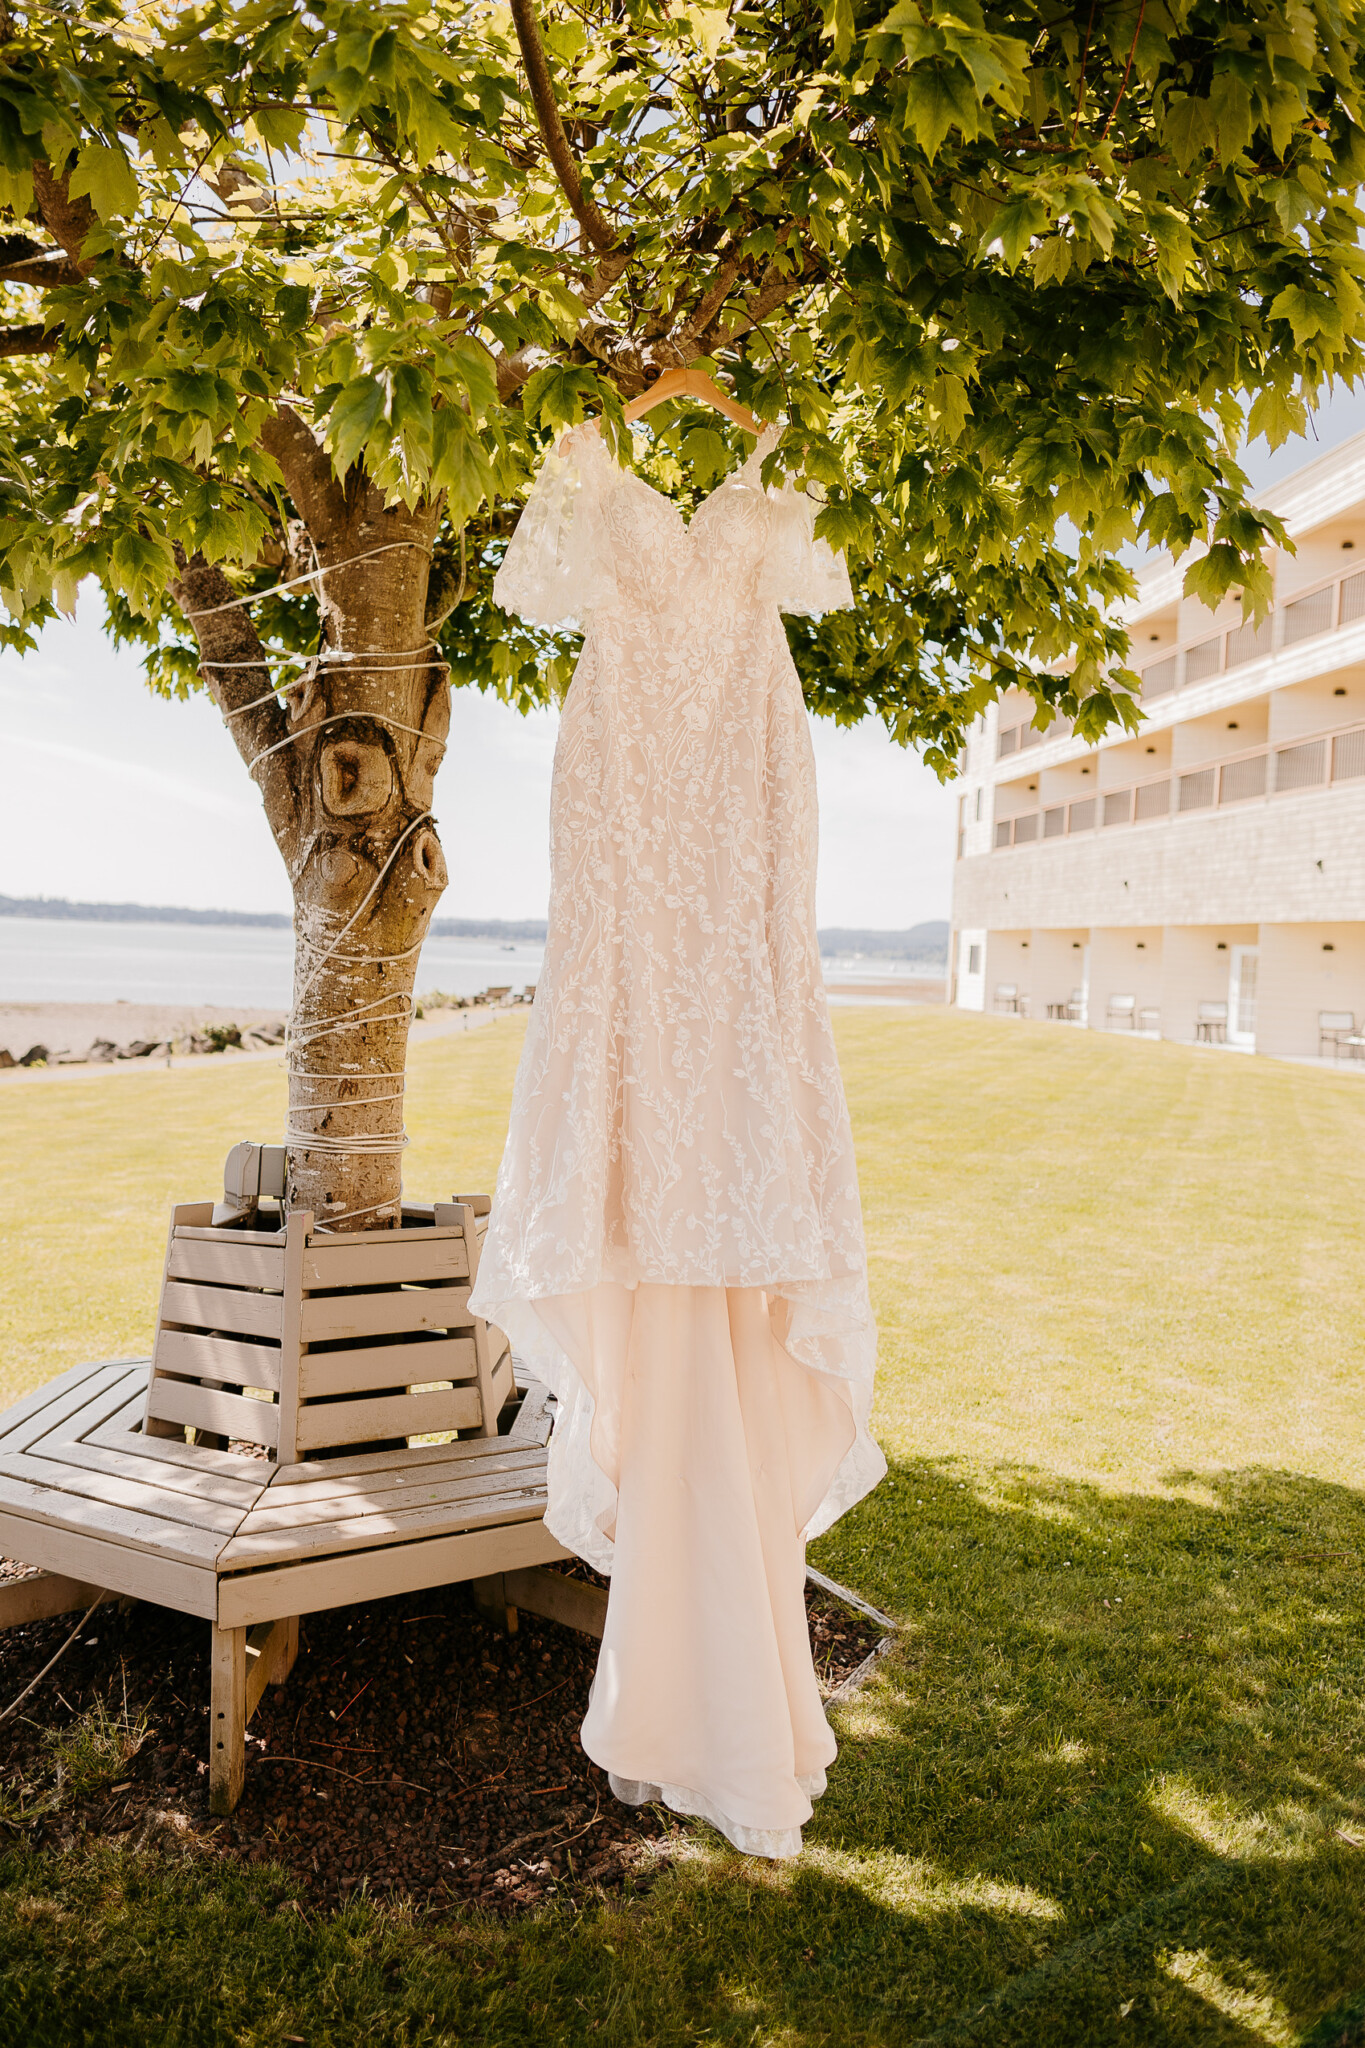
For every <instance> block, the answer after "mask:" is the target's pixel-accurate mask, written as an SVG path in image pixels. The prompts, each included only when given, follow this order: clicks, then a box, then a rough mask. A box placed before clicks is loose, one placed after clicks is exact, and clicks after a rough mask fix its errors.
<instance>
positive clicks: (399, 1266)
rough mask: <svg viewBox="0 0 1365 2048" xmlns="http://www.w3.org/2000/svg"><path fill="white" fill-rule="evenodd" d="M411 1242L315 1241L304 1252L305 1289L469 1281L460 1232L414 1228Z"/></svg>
mask: <svg viewBox="0 0 1365 2048" xmlns="http://www.w3.org/2000/svg"><path fill="white" fill-rule="evenodd" d="M411 1237H412V1240H413V1241H412V1242H410V1243H404V1242H403V1240H402V1239H401V1238H400V1239H399V1240H398V1241H397V1242H396V1243H395V1242H393V1241H392V1240H391V1239H387V1238H386V1240H384V1241H381V1242H380V1243H378V1244H374V1245H367V1244H365V1243H364V1242H363V1240H358V1239H356V1238H354V1237H349V1238H347V1239H345V1241H344V1242H343V1243H340V1244H338V1243H337V1242H336V1240H335V1239H333V1240H332V1242H331V1243H330V1244H325V1243H324V1244H319V1243H318V1242H317V1240H316V1238H314V1239H311V1240H310V1242H309V1244H308V1247H307V1249H306V1250H305V1252H304V1255H303V1284H304V1286H305V1287H308V1288H313V1287H384V1286H386V1285H391V1284H394V1283H396V1282H399V1281H418V1280H467V1279H468V1278H469V1251H468V1248H467V1246H466V1244H465V1241H464V1235H463V1233H462V1232H460V1231H455V1232H452V1233H450V1234H449V1235H444V1234H443V1235H442V1236H440V1237H436V1236H434V1235H433V1234H432V1233H431V1232H430V1231H413V1232H412V1233H411Z"/></svg>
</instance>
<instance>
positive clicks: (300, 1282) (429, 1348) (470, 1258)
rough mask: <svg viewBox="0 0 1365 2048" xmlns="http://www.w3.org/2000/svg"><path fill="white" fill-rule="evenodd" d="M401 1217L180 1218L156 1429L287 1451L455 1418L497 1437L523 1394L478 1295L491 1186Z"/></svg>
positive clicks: (318, 1448)
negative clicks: (246, 1222) (382, 1222)
mask: <svg viewBox="0 0 1365 2048" xmlns="http://www.w3.org/2000/svg"><path fill="white" fill-rule="evenodd" d="M428 1213H429V1214H430V1218H431V1220H430V1221H429V1222H428V1221H427V1220H426V1218H425V1216H424V1215H423V1214H422V1212H421V1211H419V1210H416V1209H413V1208H408V1209H405V1210H404V1215H403V1225H402V1228H401V1229H398V1230H388V1231H374V1232H369V1233H366V1234H365V1235H363V1236H360V1237H355V1236H339V1235H334V1234H332V1233H329V1232H325V1231H319V1230H318V1229H316V1227H315V1225H314V1220H313V1217H312V1216H311V1215H310V1214H309V1213H308V1212H307V1211H303V1212H300V1213H297V1214H295V1215H292V1216H290V1218H289V1220H288V1223H287V1226H286V1228H285V1229H284V1231H283V1232H278V1231H261V1230H244V1229H237V1228H232V1227H227V1228H218V1229H215V1227H214V1224H213V1205H212V1204H211V1203H207V1202H205V1203H200V1204H186V1205H182V1206H181V1207H179V1208H177V1209H176V1210H175V1211H174V1212H173V1215H172V1219H171V1234H170V1241H169V1243H168V1245H167V1248H166V1273H165V1279H164V1282H163V1284H162V1290H161V1309H160V1314H159V1316H158V1319H157V1333H156V1343H155V1347H154V1349H153V1353H152V1370H151V1377H150V1379H149V1381H148V1385H147V1409H146V1418H145V1425H144V1426H145V1429H146V1433H147V1434H148V1435H149V1436H157V1437H163V1438H165V1437H170V1436H176V1437H180V1438H181V1439H182V1440H183V1439H184V1437H185V1434H186V1432H187V1431H188V1430H193V1432H194V1438H195V1441H197V1442H207V1443H211V1444H213V1445H214V1446H215V1447H216V1448H224V1447H226V1445H227V1444H228V1443H229V1442H233V1441H237V1442H244V1443H249V1444H259V1445H261V1446H262V1447H264V1448H265V1449H267V1450H269V1451H271V1452H273V1454H274V1457H275V1460H276V1463H277V1464H279V1465H291V1464H294V1463H296V1462H297V1461H298V1460H299V1459H300V1458H306V1457H314V1456H317V1455H318V1454H319V1453H326V1452H328V1451H333V1452H335V1451H340V1450H342V1449H346V1450H351V1449H355V1448H357V1447H359V1446H361V1445H366V1444H385V1445H392V1444H393V1443H394V1442H395V1440H409V1439H411V1438H414V1437H424V1436H432V1435H439V1434H448V1433H451V1432H460V1433H464V1432H473V1433H474V1434H476V1435H479V1436H485V1437H488V1436H496V1435H497V1431H498V1415H499V1413H500V1411H501V1410H502V1408H503V1406H504V1405H505V1403H506V1402H507V1401H508V1400H510V1399H511V1397H512V1394H513V1391H514V1389H513V1379H512V1360H511V1355H510V1352H509V1349H508V1344H507V1339H506V1338H505V1337H504V1336H503V1334H502V1332H501V1331H500V1330H490V1329H489V1327H488V1325H487V1324H486V1323H485V1322H483V1321H482V1319H481V1318H480V1317H478V1316H475V1315H472V1314H471V1313H470V1309H469V1296H470V1291H471V1289H472V1287H473V1284H474V1275H475V1273H476V1272H477V1269H478V1254H479V1247H480V1244H481V1242H482V1237H483V1231H484V1228H486V1220H487V1214H488V1198H487V1197H486V1196H474V1197H470V1198H467V1199H465V1200H461V1201H455V1202H437V1203H435V1204H434V1205H433V1207H432V1209H431V1210H430V1212H428Z"/></svg>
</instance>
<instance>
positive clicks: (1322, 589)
mask: <svg viewBox="0 0 1365 2048" xmlns="http://www.w3.org/2000/svg"><path fill="white" fill-rule="evenodd" d="M1357 619H1365V569H1355V570H1352V571H1351V572H1350V574H1348V575H1341V576H1333V577H1331V578H1330V579H1329V580H1328V581H1327V582H1325V583H1320V584H1317V585H1315V586H1314V588H1312V589H1311V590H1305V591H1301V592H1300V593H1299V595H1298V596H1297V597H1291V598H1290V599H1289V601H1288V602H1287V603H1286V604H1277V605H1276V606H1275V607H1274V608H1273V610H1272V611H1271V612H1270V613H1269V615H1268V616H1267V617H1266V618H1264V619H1261V620H1259V621H1258V622H1257V624H1256V625H1254V626H1253V625H1250V624H1244V625H1240V626H1228V627H1226V628H1225V629H1224V630H1223V631H1222V632H1221V633H1209V634H1206V635H1205V636H1204V638H1203V639H1200V640H1195V641H1191V642H1190V643H1189V644H1188V645H1186V646H1183V647H1177V648H1176V649H1174V651H1172V652H1169V653H1166V654H1160V655H1157V656H1156V657H1155V658H1154V659H1153V660H1151V661H1148V662H1146V663H1142V664H1137V663H1135V664H1134V665H1135V666H1136V667H1137V669H1138V673H1139V675H1140V676H1141V678H1142V701H1143V703H1144V704H1153V703H1155V702H1157V700H1158V699H1159V698H1162V697H1169V696H1170V695H1171V693H1172V691H1174V690H1182V689H1188V688H1189V687H1190V685H1191V684H1192V683H1202V682H1205V681H1206V680H1207V679H1208V677H1209V676H1216V675H1225V674H1226V673H1227V672H1228V670H1230V669H1234V668H1242V667H1244V666H1245V665H1246V663H1247V662H1249V661H1259V660H1260V658H1261V656H1262V655H1264V654H1273V653H1274V652H1275V651H1276V650H1277V649H1279V648H1281V647H1293V646H1296V645H1297V643H1298V642H1299V641H1300V640H1312V639H1315V638H1316V637H1317V635H1318V634H1320V633H1335V632H1338V631H1339V630H1340V628H1341V627H1342V626H1349V625H1352V624H1353V623H1354V622H1355V621H1356V620H1357ZM1071 732H1072V725H1071V720H1070V719H1069V718H1055V719H1054V720H1053V722H1052V724H1051V725H1050V726H1049V727H1048V728H1047V731H1046V732H1039V731H1038V729H1037V727H1036V726H1035V725H1034V723H1033V719H1032V715H1031V714H1030V716H1029V717H1028V718H1026V719H1025V720H1024V721H1023V722H1022V723H1021V724H1014V725H1005V726H1001V728H1000V730H999V732H998V733H997V735H996V742H995V758H996V760H997V761H1003V760H1005V758H1006V757H1007V756H1008V755H1010V754H1022V753H1024V752H1026V751H1027V749H1028V748H1030V747H1041V746H1045V745H1046V744H1047V742H1048V741H1049V740H1064V739H1069V738H1070V737H1071Z"/></svg>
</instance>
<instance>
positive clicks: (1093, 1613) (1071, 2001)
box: [808, 1460, 1365, 2042]
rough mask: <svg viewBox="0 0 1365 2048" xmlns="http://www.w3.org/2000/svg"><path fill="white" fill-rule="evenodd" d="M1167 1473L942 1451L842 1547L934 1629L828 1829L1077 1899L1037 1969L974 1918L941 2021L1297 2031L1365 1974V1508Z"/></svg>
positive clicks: (1005, 1884) (854, 1711)
mask: <svg viewBox="0 0 1365 2048" xmlns="http://www.w3.org/2000/svg"><path fill="white" fill-rule="evenodd" d="M1166 1484H1167V1488H1168V1491H1167V1492H1165V1493H1164V1494H1162V1495H1160V1496H1153V1495H1134V1494H1112V1493H1107V1492H1104V1491H1101V1490H1100V1489H1099V1488H1096V1487H1094V1486H1090V1485H1085V1484H1082V1483H1078V1482H1074V1481H1069V1480H1062V1479H1057V1478H1055V1477H1051V1476H1046V1475H1042V1474H1039V1473H1036V1472H1030V1471H1027V1470H1023V1469H1019V1468H998V1469H997V1470H996V1471H995V1472H994V1473H992V1474H991V1475H990V1479H989V1482H988V1483H987V1484H984V1485H983V1484H980V1483H979V1482H978V1481H976V1480H974V1479H973V1478H972V1477H969V1476H968V1474H967V1472H966V1471H965V1470H963V1469H959V1468H958V1467H957V1466H956V1465H955V1464H954V1463H953V1462H952V1461H928V1460H926V1461H923V1462H921V1463H917V1464H906V1465H900V1466H898V1467H896V1468H894V1469H893V1471H892V1472H891V1473H890V1474H889V1475H888V1479H887V1482H886V1485H885V1487H884V1488H883V1489H881V1490H880V1494H879V1496H874V1501H875V1502H876V1506H875V1509H874V1508H873V1504H872V1503H871V1502H869V1503H868V1504H867V1509H868V1519H869V1520H873V1521H874V1522H875V1524H880V1525H881V1527H882V1529H884V1530H885V1531H886V1533H887V1535H889V1534H890V1531H891V1529H892V1528H893V1527H894V1528H895V1529H896V1530H897V1531H898V1532H907V1531H908V1535H906V1534H902V1536H901V1540H900V1541H899V1542H896V1541H892V1542H890V1543H887V1542H886V1540H885V1537H883V1536H882V1535H881V1533H880V1531H879V1530H878V1529H877V1528H875V1527H874V1529H873V1530H872V1531H871V1534H872V1537H873V1546H874V1549H873V1552H872V1553H871V1554H869V1552H868V1550H867V1548H866V1547H865V1546H866V1544H867V1538H868V1535H869V1531H868V1529H866V1528H862V1529H859V1527H858V1525H857V1518H856V1517H855V1518H851V1521H850V1526H849V1529H848V1532H847V1535H846V1537H845V1538H844V1539H843V1541H842V1543H841V1544H840V1546H839V1547H840V1548H843V1549H851V1548H854V1547H857V1546H860V1545H861V1546H863V1547H864V1548H863V1558H862V1560H861V1571H860V1573H859V1576H858V1579H857V1582H858V1583H859V1584H860V1585H862V1586H863V1587H865V1588H866V1590H868V1591H869V1592H870V1593H871V1595H872V1597H873V1598H875V1599H878V1600H880V1601H881V1602H882V1603H883V1604H885V1605H887V1606H888V1607H889V1608H890V1609H891V1610H892V1611H893V1612H895V1613H897V1614H898V1615H900V1616H902V1617H904V1620H905V1634H904V1638H903V1645H902V1647H901V1649H900V1650H899V1653H898V1654H897V1655H895V1656H894V1657H893V1658H892V1659H890V1660H888V1665H887V1668H886V1669H885V1671H884V1673H883V1674H882V1675H881V1676H880V1678H879V1679H878V1681H877V1682H876V1683H875V1684H874V1686H873V1687H871V1688H869V1690H868V1692H867V1693H866V1694H864V1695H863V1696H862V1697H861V1698H860V1699H859V1700H858V1701H856V1702H855V1703H853V1704H852V1705H851V1706H850V1708H849V1710H848V1712H847V1713H846V1715H845V1716H844V1717H843V1724H842V1728H841V1734H842V1737H843V1740H842V1744H841V1758H840V1764H839V1767H838V1770H837V1772H836V1774H835V1778H834V1782H833V1784H832V1786H831V1791H830V1794H829V1795H828V1796H827V1798H826V1801H825V1802H824V1803H823V1805H822V1808H821V1810H820V1812H819V1814H818V1816H817V1821H816V1824H815V1826H814V1827H813V1828H812V1830H811V1831H810V1834H809V1837H808V1838H809V1839H810V1841H811V1842H812V1844H813V1845H814V1844H816V1843H819V1842H823V1843H828V1844H836V1843H842V1845H843V1849H844V1851H845V1853H847V1852H848V1851H849V1850H855V1851H856V1853H857V1854H858V1855H859V1856H860V1857H861V1858H868V1857H871V1858H872V1859H873V1862H874V1865H875V1860H876V1858H877V1856H878V1853H879V1852H881V1853H883V1854H884V1853H887V1852H889V1853H890V1854H891V1855H892V1856H894V1857H896V1858H911V1859H915V1858H922V1859H924V1860H925V1862H926V1863H927V1864H928V1865H929V1866H930V1867H931V1868H932V1869H933V1871H934V1872H935V1873H936V1874H937V1875H938V1877H939V1878H940V1879H941V1880H943V1881H945V1882H948V1881H955V1882H957V1883H959V1884H966V1885H978V1886H979V1885H987V1884H994V1885H999V1886H1001V1887H1002V1888H1009V1887H1015V1888H1017V1890H1018V1894H1019V1897H1020V1899H1021V1900H1037V1901H1040V1902H1045V1904H1046V1907H1047V1908H1048V1909H1051V1911H1052V1912H1053V1914H1054V1915H1055V1917H1052V1918H1042V1919H1039V1920H1036V1921H1035V1922H1034V1924H1033V1928H1032V1930H1031V1936H1030V1943H1029V1945H1031V1946H1032V1947H1033V1948H1034V1949H1035V1950H1037V1951H1038V1952H1039V1955H1038V1959H1037V1960H1035V1961H1033V1962H1031V1963H1029V1964H1026V1965H1025V1967H1024V1969H1023V1971H1022V1972H1021V1971H1020V1969H1019V1968H1018V1966H1017V1965H1016V1964H1015V1962H1014V1961H1013V1960H1006V1961H1005V1966H1004V1967H1003V1968H1000V1967H998V1966H997V1965H996V1964H995V1963H994V1962H993V1961H992V1960H991V1958H989V1956H987V1955H986V1954H984V1953H983V1954H982V1956H981V1957H980V1959H979V1960H978V1959H976V1958H971V1957H969V1956H968V1955H967V1954H966V1948H967V1944H965V1943H961V1942H960V1941H959V1937H958V1936H957V1935H956V1933H955V1934H954V1937H953V1943H957V1944H958V1945H959V1946H960V1947H961V1948H962V1950H963V1961H964V1963H966V1964H967V1969H966V1972H965V1974H962V1975H961V1978H960V1984H955V1983H954V1977H955V1975H957V1974H958V1973H957V1972H956V1971H955V1969H954V1966H953V1965H952V1964H951V1963H950V1962H949V1960H948V1957H947V1955H946V1954H945V1952H944V1945H943V1942H942V1938H941V1933H940V1935H938V1936H936V1937H935V1940H934V1943H933V1947H934V1950H935V1953H936V1956H937V1965H936V1968H933V1969H930V1970H928V1971H927V1972H926V1976H925V1984H926V1990H927V1989H928V1987H929V1986H930V1985H932V1987H933V1988H932V1990H931V1991H929V1995H928V1997H927V1998H925V1999H923V2000H922V2002H920V2003H919V2005H918V2010H917V2012H916V2013H915V2019H916V2021H917V2022H919V2021H922V2022H924V2023H928V2022H930V2020H931V2019H932V2020H933V2024H926V2025H925V2031H926V2032H927V2034H928V2035H930V2036H935V2029H936V2027H939V2028H941V2027H943V2026H945V2025H948V2026H949V2031H948V2032H947V2033H945V2034H944V2036H943V2038H944V2039H945V2040H946V2039H964V2040H965V2039H971V2038H982V2039H990V2040H991V2041H993V2042H994V2041H1006V2040H1013V2039H1016V2038H1017V2039H1020V2040H1036V2039H1048V2040H1051V2039H1054V2038H1055V2039H1057V2040H1070V2039H1073V2038H1074V2039H1076V2040H1078V2041H1089V2040H1103V2039H1107V2038H1109V2037H1110V2034H1111V2033H1112V2036H1113V2038H1115V2039H1120V2038H1123V2039H1130V2040H1131V2039H1134V2038H1143V2039H1149V2040H1162V2041H1164V2040H1168V2039H1169V2040H1172V2041H1179V2040H1184V2039H1191V2040H1195V2039H1197V2040H1219V2039H1223V2038H1227V2039H1230V2040H1233V2039H1255V2040H1281V2039H1283V2040H1293V2039H1297V2038H1299V2037H1300V2035H1301V2034H1302V2033H1303V2032H1304V2031H1305V2030H1306V2029H1307V2028H1308V2027H1309V2026H1311V2025H1312V2024H1313V2023H1314V2022H1315V2021H1316V2020H1317V2019H1319V2018H1320V2017H1321V2016H1322V2015H1323V2014H1324V2013H1326V2012H1329V2011H1331V2010H1332V2009H1333V2008H1335V2007H1338V2006H1340V2005H1341V2004H1342V2003H1343V2001H1349V2000H1350V1998H1351V1996H1352V1994H1353V1993H1355V1992H1357V1991H1358V1990H1360V1989H1361V1987H1362V1986H1365V1629H1363V1628H1362V1622H1365V1497H1363V1496H1362V1495H1361V1494H1360V1493H1358V1492H1356V1491H1354V1490H1352V1489H1349V1488H1345V1487H1340V1486H1334V1485H1330V1484H1327V1483H1325V1482H1322V1481H1319V1480H1315V1479H1311V1478H1305V1477H1303V1476H1301V1475H1298V1474H1294V1473H1285V1472H1272V1471H1264V1470H1252V1471H1243V1472H1233V1473H1223V1474H1215V1475H1209V1474H1195V1473H1189V1472H1184V1473H1172V1474H1169V1475H1168V1476H1167V1482H1166ZM831 1548H833V1546H831ZM831 1568H832V1569H837V1565H836V1564H834V1563H832V1564H831ZM847 1575H848V1574H847V1570H846V1572H845V1576H847ZM1015 1918H1016V1922H1017V1921H1019V1920H1021V1919H1024V1918H1027V1911H1026V1910H1025V1911H1024V1912H1022V1913H1017V1914H1016V1916H1015ZM1009 1920H1010V1915H1009V1913H1008V1912H1007V1911H1002V1912H1001V1914H1000V1916H999V1920H998V1926H999V1927H1000V1928H1001V1929H1002V1930H1003V1929H1004V1928H1005V1927H1006V1926H1007V1925H1008V1924H1009ZM1013 1938H1014V1939H1015V1940H1016V1941H1017V1940H1018V1935H1017V1932H1016V1934H1015V1936H1014V1937H1013ZM953 1943H950V1944H949V1946H952V1945H953ZM916 1974H917V1976H918V1972H917V1973H916ZM935 1976H937V1978H938V1980H939V1982H938V1983H934V1981H933V1980H934V1977H935ZM950 1985H951V1986H952V1987H953V1991H954V1994H956V1992H957V1990H958V1989H959V1988H960V1990H961V1992H962V1993H963V1996H962V1997H961V2000H960V2002H959V2004H958V2005H957V2006H955V2007H954V2015H955V2018H954V2023H953V2024H951V2025H949V2021H948V2016H947V2015H946V2014H945V2012H944V2004H943V1999H942V1991H943V1989H945V1988H947V1987H948V1986H950ZM916 1996H918V1993H916ZM1078 2000H1080V2001H1081V2005H1082V2006H1083V2008H1084V2014H1085V2017H1084V2019H1082V2017H1081V2008H1080V2007H1078V2005H1077V2001H1078ZM973 2001H975V2005H974V2004H973ZM982 2003H985V2004H986V2011H984V2012H982V2013H980V2014H977V2013H976V2011H975V2006H976V2005H980V2004H982ZM1125 2007H1126V2008H1127V2010H1126V2012H1125V2011H1124V2010H1123V2008H1125ZM1016 2013H1017V2018H1016V2017H1015V2015H1016ZM1182 2014H1183V2015H1184V2017H1183V2018H1182V2017H1181V2015H1182ZM906 2016H907V2017H909V2015H908V2014H907V2015H906ZM1040 2027H1041V2028H1042V2029H1043V2031H1042V2032H1041V2033H1040V2032H1039V2029H1040ZM1030 2030H1032V2031H1030ZM905 2038H907V2039H910V2038H918V2036H917V2035H916V2034H915V2033H914V2032H913V2030H912V2031H911V2032H910V2033H908V2034H907V2035H906V2036H905Z"/></svg>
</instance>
